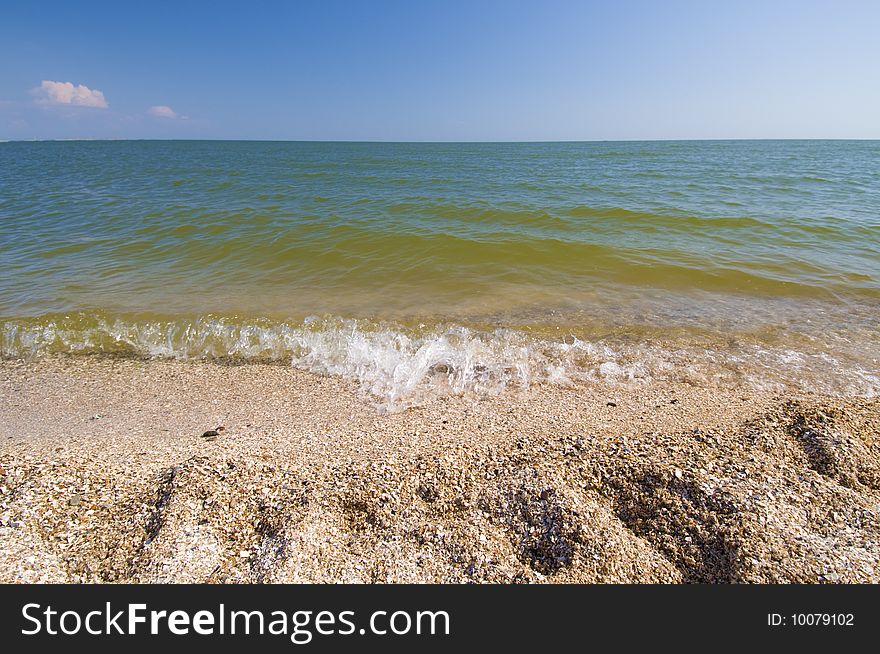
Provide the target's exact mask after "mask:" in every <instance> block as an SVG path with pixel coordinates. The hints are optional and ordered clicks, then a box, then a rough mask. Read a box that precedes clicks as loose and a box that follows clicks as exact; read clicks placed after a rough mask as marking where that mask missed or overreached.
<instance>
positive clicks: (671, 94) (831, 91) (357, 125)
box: [0, 0, 880, 141]
mask: <svg viewBox="0 0 880 654" xmlns="http://www.w3.org/2000/svg"><path fill="white" fill-rule="evenodd" d="M878 30H880V2H876V1H875V0H870V1H862V2H848V1H840V0H838V1H834V2H811V1H809V0H801V1H797V2H788V1H783V0H777V1H774V0H764V1H761V2H751V1H737V2H721V1H718V2H715V1H712V0H703V1H697V0H694V1H675V0H666V1H661V0H657V1H654V2H647V1H625V0H624V1H621V2H612V1H611V0H608V1H607V2H588V1H583V0H582V1H580V2H554V1H552V0H542V1H538V0H535V1H533V2H516V1H509V2H491V1H488V0H487V1H482V2H481V1H480V0H471V1H470V2H458V1H457V0H443V1H442V2H427V1H425V2H417V1H416V0H411V1H409V2H404V1H396V0H395V1H387V2H382V1H378V0H376V1H372V2H368V1H362V2H337V1H333V0H324V1H315V2H277V3H272V2H235V3H233V2H204V3H197V2H182V1H179V2H168V3H163V2H149V3H129V2H119V1H118V0H117V1H116V2H87V1H80V2H75V3H74V2H57V3H51V2H40V3H31V2H17V3H6V4H5V5H4V7H3V8H2V11H0V139H29V138H221V139H225V138H231V139H249V138H252V139H297V140H298V139H303V140H314V139H317V140H398V141H399V140H402V141H407V140H416V141H422V140H428V141H433V140H437V141H450V140H451V141H475V140H476V141H482V140H490V141H491V140H593V139H678V138H682V139H690V138H880V38H878V34H880V31H878Z"/></svg>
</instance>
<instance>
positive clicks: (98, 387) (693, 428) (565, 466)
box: [0, 356, 880, 583]
mask: <svg viewBox="0 0 880 654" xmlns="http://www.w3.org/2000/svg"><path fill="white" fill-rule="evenodd" d="M219 426H223V427H224V429H223V430H222V431H220V433H219V435H218V436H217V437H216V438H215V439H214V440H210V439H205V438H203V437H202V434H203V433H204V432H206V431H208V430H212V429H215V428H217V427H219ZM0 486H2V494H0V581H2V582H34V581H47V582H62V581H64V582H79V581H83V582H115V581H132V582H190V581H192V582H284V581H294V582H296V581H313V582H334V581H345V582H454V583H459V582H502V583H509V582H672V583H676V582H806V583H812V582H877V581H880V515H878V513H880V399H877V398H874V399H865V398H857V397H849V398H841V397H835V396H828V395H819V394H810V393H804V392H787V393H774V392H770V391H758V390H754V389H748V388H743V387H736V388H724V387H721V388H719V387H713V388H700V387H697V386H693V385H689V384H686V383H679V382H674V381H652V382H650V383H645V384H634V383H631V384H606V383H592V384H587V383H584V384H578V385H573V386H570V387H561V386H542V385H536V386H534V387H532V388H530V389H529V390H528V391H520V390H516V389H507V390H505V391H504V392H502V393H500V394H498V395H492V396H485V397H476V396H473V395H465V396H460V397H459V396H447V397H438V398H435V399H431V400H429V401H427V402H426V403H425V404H423V405H421V406H416V407H411V408H409V409H406V410H404V411H401V412H397V413H382V412H380V411H378V410H377V408H376V406H375V405H374V404H372V403H370V402H369V401H368V400H366V399H365V398H364V396H363V394H362V393H361V392H360V391H359V390H358V388H357V386H356V385H355V384H354V383H350V382H346V381H344V380H342V379H340V378H337V377H330V376H321V375H318V374H315V373H310V372H306V371H302V370H296V369H293V368H291V367H289V366H281V365H277V364H269V365H265V364H256V363H250V364H247V365H229V364H220V363H195V362H177V361H167V360H143V359H126V358H97V357H66V356H48V357H43V358H38V359H34V360H31V361H20V360H0Z"/></svg>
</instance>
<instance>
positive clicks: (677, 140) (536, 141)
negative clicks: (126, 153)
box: [0, 137, 880, 145]
mask: <svg viewBox="0 0 880 654" xmlns="http://www.w3.org/2000/svg"><path fill="white" fill-rule="evenodd" d="M83 141H86V142H89V141H93V142H115V141H145V142H150V141H156V142H178V141H180V142H187V141H196V142H214V143H217V142H220V143H226V142H232V143H236V142H238V143H374V144H382V143H385V144H424V145H444V144H445V145H480V144H499V145H500V144H511V145H515V144H527V143H533V144H540V143H682V142H715V143H717V142H728V141H880V137H813V138H810V137H757V138H754V137H735V138H655V139H650V138H648V139H639V138H633V139H626V138H623V139H613V138H610V139H528V140H513V139H510V140H507V139H498V140H474V141H457V140H384V139H278V138H131V137H118V138H115V137H114V138H106V137H101V138H91V137H73V138H31V139H2V138H0V143H53V142H54V143H63V142H83Z"/></svg>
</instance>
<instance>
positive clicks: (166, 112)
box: [150, 104, 181, 118]
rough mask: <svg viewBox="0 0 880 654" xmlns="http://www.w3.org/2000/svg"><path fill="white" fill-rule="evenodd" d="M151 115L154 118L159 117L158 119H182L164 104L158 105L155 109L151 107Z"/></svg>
mask: <svg viewBox="0 0 880 654" xmlns="http://www.w3.org/2000/svg"><path fill="white" fill-rule="evenodd" d="M150 114H151V115H153V116H157V117H158V118H180V117H181V116H178V115H177V113H175V111H174V110H173V109H172V108H171V107H168V106H166V105H164V104H160V105H156V106H155V107H150Z"/></svg>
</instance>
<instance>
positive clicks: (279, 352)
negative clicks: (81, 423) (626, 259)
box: [0, 316, 880, 409]
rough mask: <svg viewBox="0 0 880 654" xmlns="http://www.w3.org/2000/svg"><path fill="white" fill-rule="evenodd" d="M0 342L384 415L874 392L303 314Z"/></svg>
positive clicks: (798, 359) (575, 343)
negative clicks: (104, 356) (130, 362)
mask: <svg viewBox="0 0 880 654" xmlns="http://www.w3.org/2000/svg"><path fill="white" fill-rule="evenodd" d="M0 335H2V343H0V352H2V354H3V355H4V356H6V357H22V356H37V355H40V354H45V353H53V352H66V353H74V354H76V353H102V352H106V353H125V354H130V355H137V356H147V357H157V358H173V359H181V360H198V359H220V358H235V359H241V360H246V361H276V362H289V363H290V364H291V365H293V366H294V367H296V368H299V369H303V370H308V371H312V372H317V373H321V374H329V375H338V376H340V377H343V378H345V379H349V380H352V381H354V382H356V383H357V384H358V385H359V386H360V387H361V388H362V389H363V391H364V393H366V394H367V395H369V396H370V397H372V398H373V399H374V400H375V401H377V402H378V403H380V404H381V405H383V406H384V407H386V408H390V409H395V408H403V407H406V406H410V405H412V404H415V403H419V402H421V401H423V400H425V399H427V398H428V397H436V396H438V395H448V394H454V395H461V394H467V393H475V394H493V393H498V392H500V391H502V390H504V389H506V388H521V389H528V388H530V387H533V386H535V385H542V384H551V385H571V384H575V383H579V382H581V383H583V382H587V383H602V384H633V383H649V382H650V381H651V380H652V379H675V380H680V381H687V382H689V383H694V384H701V385H707V384H726V385H730V384H744V385H748V386H751V387H754V388H762V389H775V390H778V389H782V388H785V387H792V386H795V387H799V388H804V389H808V390H816V391H824V392H832V393H834V392H837V393H844V394H849V395H865V396H869V397H873V396H875V395H877V394H878V392H880V371H878V370H876V369H869V368H864V367H862V366H860V365H856V364H854V363H852V362H842V361H840V360H838V359H836V358H835V357H833V356H832V355H830V354H829V353H827V352H814V353H806V352H798V351H795V350H791V349H785V348H779V349H773V348H769V347H762V346H759V345H739V346H737V347H736V348H730V349H721V348H710V347H705V346H701V347H697V346H694V345H682V346H680V347H670V346H666V347H661V346H659V345H656V344H653V343H647V342H641V343H631V342H630V343H615V344H611V343H609V342H606V341H601V340H600V341H585V340H581V339H578V338H575V337H573V336H571V335H568V336H566V337H565V338H563V339H560V340H551V339H542V338H535V337H532V336H530V335H529V334H527V333H526V332H524V331H517V330H512V329H496V330H494V331H477V330H474V329H470V328H467V327H463V326H455V325H454V326H447V327H436V328H431V329H429V328H425V327H424V326H420V327H419V328H416V329H409V328H404V327H401V326H400V325H394V324H392V325H388V324H375V323H368V322H364V321H358V320H343V319H332V318H331V319H319V318H314V317H313V318H308V319H306V320H305V321H303V322H301V323H286V322H274V323H273V322H269V321H251V322H247V321H244V322H242V321H236V320H231V319H223V318H213V317H202V318H198V319H196V320H192V321H148V320H140V321H138V320H123V319H109V318H94V317H92V318H82V317H77V316H74V317H68V318H59V319H48V320H47V319H42V320H39V321H15V320H10V321H4V322H3V323H2V329H0Z"/></svg>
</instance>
